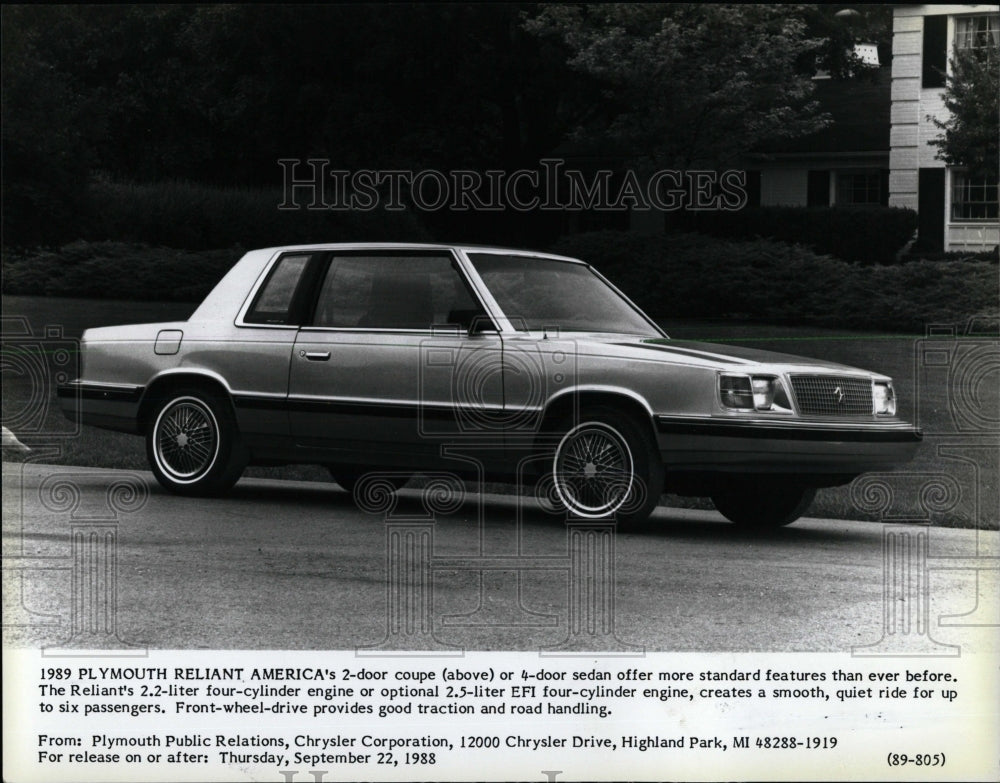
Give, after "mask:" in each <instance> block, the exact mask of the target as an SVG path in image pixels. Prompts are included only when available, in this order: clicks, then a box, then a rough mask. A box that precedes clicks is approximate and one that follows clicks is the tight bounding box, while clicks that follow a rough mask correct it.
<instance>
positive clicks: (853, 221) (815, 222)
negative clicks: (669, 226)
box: [675, 207, 917, 265]
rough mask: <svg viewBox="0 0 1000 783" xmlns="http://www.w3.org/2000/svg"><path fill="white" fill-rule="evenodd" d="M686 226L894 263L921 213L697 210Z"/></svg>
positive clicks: (680, 220) (684, 218)
mask: <svg viewBox="0 0 1000 783" xmlns="http://www.w3.org/2000/svg"><path fill="white" fill-rule="evenodd" d="M675 223H676V224H677V225H679V226H680V227H682V228H684V229H686V230H690V231H697V232H698V233H701V234H708V235H710V236H715V237H726V238H730V239H736V238H746V239H753V238H757V237H760V238H769V239H777V240H780V241H783V242H792V243H795V244H801V245H805V246H806V247H809V248H811V249H812V250H814V251H816V252H817V253H821V254H825V255H831V256H835V257H836V258H840V259H842V260H844V261H855V262H857V263H859V264H866V265H871V264H894V263H897V254H898V253H899V251H900V250H902V249H903V248H904V247H905V245H906V243H907V242H909V241H910V240H911V239H912V238H913V233H914V231H916V228H917V213H916V212H914V211H913V210H911V209H900V208H898V207H832V208H831V207H747V208H745V209H742V210H740V211H739V212H693V213H690V214H684V215H681V216H678V217H677V218H676V220H675Z"/></svg>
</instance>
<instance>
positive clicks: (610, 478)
mask: <svg viewBox="0 0 1000 783" xmlns="http://www.w3.org/2000/svg"><path fill="white" fill-rule="evenodd" d="M647 430H648V428H646V427H644V426H643V424H642V423H641V422H639V421H637V420H636V419H635V418H633V417H632V416H629V415H628V414H626V413H623V412H621V411H619V410H617V409H615V408H597V409H594V410H592V411H589V412H585V413H584V414H582V415H581V416H580V420H579V423H576V424H574V425H573V426H570V427H568V428H566V429H565V431H564V433H563V435H562V437H561V439H560V440H559V443H558V445H557V446H556V450H555V454H554V455H553V458H552V468H551V479H552V487H553V490H554V492H553V493H552V500H554V501H555V502H556V503H557V505H558V506H560V507H562V508H563V509H565V510H566V511H568V512H569V513H570V515H571V516H574V517H582V518H585V519H615V520H617V521H618V522H619V523H621V524H623V525H638V524H641V523H642V522H644V521H645V520H646V518H647V517H648V516H649V515H650V514H651V513H652V511H653V509H654V508H656V505H657V503H658V502H659V499H660V495H661V494H662V492H663V463H662V462H661V461H660V455H659V452H658V451H657V448H656V443H655V441H654V439H653V436H652V433H651V432H649V431H647Z"/></svg>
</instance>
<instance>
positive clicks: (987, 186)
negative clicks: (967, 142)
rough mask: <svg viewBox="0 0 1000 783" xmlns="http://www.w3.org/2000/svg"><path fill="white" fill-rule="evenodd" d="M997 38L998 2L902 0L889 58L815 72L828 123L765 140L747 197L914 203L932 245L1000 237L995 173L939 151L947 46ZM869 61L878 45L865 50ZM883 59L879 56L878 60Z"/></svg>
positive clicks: (992, 241) (960, 246) (974, 245)
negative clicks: (887, 62) (874, 65)
mask: <svg viewBox="0 0 1000 783" xmlns="http://www.w3.org/2000/svg"><path fill="white" fill-rule="evenodd" d="M998 41H1000V6H997V5H898V6H895V7H894V9H893V37H892V65H891V68H890V67H887V66H883V67H881V68H879V69H878V70H877V71H874V72H872V73H869V74H868V75H867V76H865V77H863V78H858V79H851V80H848V81H836V80H831V79H823V78H817V81H816V92H815V98H816V99H817V101H818V102H819V104H820V106H821V107H822V109H823V110H824V111H825V112H827V113H828V114H830V116H831V118H832V122H831V124H830V125H829V126H828V127H827V128H825V129H824V130H822V131H820V132H818V133H814V134H811V135H809V136H805V137H802V138H799V139H790V140H782V141H774V142H770V143H768V144H764V145H761V146H760V147H759V148H758V150H757V154H755V155H753V156H751V157H750V158H749V159H748V161H747V163H746V167H747V169H748V180H749V184H750V191H751V204H761V205H764V206H769V205H786V206H813V207H824V206H843V205H851V206H863V205H865V204H872V205H875V204H882V205H889V206H896V207H908V208H910V209H914V210H916V211H917V213H918V215H919V238H920V244H921V246H923V247H925V248H927V249H939V250H940V249H944V250H949V251H973V252H976V251H985V250H992V249H993V248H994V247H996V246H997V245H998V244H1000V213H998V188H997V175H996V174H994V175H993V176H992V177H987V178H983V177H979V178H973V177H969V176H967V175H966V174H965V172H964V171H962V170H960V169H951V168H948V167H946V166H945V164H944V162H943V161H941V160H938V159H937V158H936V157H935V156H936V154H937V151H938V148H937V147H933V146H931V145H930V144H929V143H928V142H929V141H930V140H931V139H934V138H937V137H939V136H941V134H942V132H941V130H940V129H939V128H938V127H937V126H935V125H934V123H933V122H932V121H931V120H930V119H928V115H932V116H934V117H937V118H938V119H940V120H944V119H946V118H947V109H946V108H945V107H944V100H943V99H944V86H945V74H946V72H947V70H948V69H949V68H950V59H951V53H952V51H953V49H954V47H955V46H956V45H957V46H958V47H960V48H974V47H980V46H985V45H989V44H990V43H991V42H992V43H993V44H994V45H995V44H996V43H997V42H998ZM860 53H861V54H862V55H867V57H865V58H864V59H866V60H867V61H868V62H871V61H872V54H873V53H872V52H870V51H862V52H860ZM876 62H877V60H876Z"/></svg>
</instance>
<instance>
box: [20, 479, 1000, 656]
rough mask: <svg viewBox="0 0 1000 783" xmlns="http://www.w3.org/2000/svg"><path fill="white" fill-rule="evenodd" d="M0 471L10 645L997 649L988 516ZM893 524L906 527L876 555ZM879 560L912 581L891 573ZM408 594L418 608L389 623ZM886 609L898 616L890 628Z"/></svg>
mask: <svg viewBox="0 0 1000 783" xmlns="http://www.w3.org/2000/svg"><path fill="white" fill-rule="evenodd" d="M3 487H4V494H3V554H4V560H3V564H4V626H5V627H4V641H5V644H8V645H30V646H36V645H45V646H48V645H53V646H60V647H65V646H68V647H73V646H83V647H97V646H111V647H128V646H139V647H148V648H152V649H201V648H209V649H352V648H359V647H374V648H379V647H380V646H382V647H390V648H396V649H399V648H401V647H407V648H417V647H421V648H430V649H445V648H450V647H458V648H464V649H469V650H474V649H485V650H498V649H503V650H535V649H554V648H559V647H560V646H562V645H565V646H568V647H570V648H573V649H592V650H611V649H623V650H635V651H638V650H642V649H645V650H648V651H654V650H655V651H693V650H703V651H733V652H745V651H757V650H760V651H816V652H819V651H822V652H843V651H849V650H851V649H852V648H854V647H856V646H861V645H872V644H875V643H878V642H880V640H882V644H883V648H885V646H886V645H887V644H888V645H890V646H891V645H896V648H895V649H894V651H896V652H906V651H907V650H912V651H917V649H918V648H919V649H921V650H924V649H927V648H932V649H936V646H937V645H944V644H951V645H958V646H959V647H960V648H961V649H962V650H963V651H984V650H996V649H1000V644H998V636H1000V634H998V633H997V628H996V626H995V624H996V623H997V622H998V606H997V598H996V595H997V581H998V580H997V576H998V571H997V570H996V569H997V562H998V561H997V560H996V558H997V555H998V552H1000V547H998V534H997V532H996V531H975V530H956V529H947V528H938V527H935V528H920V527H913V526H905V525H904V526H887V525H881V524H876V523H872V522H852V521H844V520H822V519H810V518H807V519H803V520H800V521H799V522H797V523H796V524H794V525H792V526H791V527H788V528H784V529H781V530H779V531H776V532H773V533H767V534H757V535H753V534H748V533H745V532H742V531H740V530H739V529H737V528H735V527H734V526H732V525H730V524H728V523H726V522H725V521H723V519H722V517H721V516H719V515H718V514H716V513H715V512H709V511H691V510H680V509H671V508H662V507H661V508H660V509H658V510H657V512H656V513H655V514H654V516H653V518H652V521H651V525H650V527H649V529H648V530H647V531H645V532H642V533H617V534H615V535H614V536H613V537H611V536H607V535H604V534H603V533H602V531H600V530H598V531H596V532H595V531H594V530H593V528H590V529H588V528H587V526H583V527H581V528H578V527H574V526H571V530H570V529H568V528H567V525H566V523H565V520H564V519H560V518H558V517H556V516H555V515H551V514H548V513H545V512H544V511H543V510H542V509H540V508H539V507H537V506H536V505H534V504H533V503H532V502H528V503H527V507H526V508H525V510H524V513H523V514H521V516H522V519H521V521H520V522H518V516H519V514H518V504H519V502H520V501H518V499H516V498H514V497H510V496H486V497H484V498H482V500H480V497H479V496H478V495H476V494H469V495H467V496H466V497H465V499H464V501H462V502H459V501H456V502H454V503H451V504H450V507H449V508H447V509H444V511H445V512H446V513H438V514H437V515H436V517H435V518H434V521H433V523H432V524H431V523H429V522H428V521H427V520H426V519H425V518H424V517H425V515H426V513H427V511H426V508H425V502H424V500H423V499H422V498H423V497H424V495H423V493H422V492H421V491H420V490H403V491H402V492H401V493H400V495H399V500H398V502H397V503H396V505H395V507H394V508H392V509H391V510H390V512H389V516H388V524H387V521H386V520H387V516H386V512H384V511H383V512H382V513H369V512H366V511H362V510H359V509H358V508H357V507H356V506H355V504H354V502H353V499H352V498H351V496H349V495H348V494H347V493H346V492H344V491H343V490H342V489H341V488H340V487H338V486H337V485H336V484H333V483H330V484H321V483H305V482H291V481H275V480H264V479H243V480H242V481H240V483H239V484H238V485H237V486H236V487H235V489H234V490H233V492H232V493H231V495H230V496H228V497H226V498H222V499H212V500H205V499H189V498H182V497H175V496H171V495H168V494H167V493H165V492H164V491H163V490H162V489H160V487H159V485H157V484H156V483H155V481H154V480H153V478H152V476H151V474H148V473H142V472H124V471H112V470H100V469H91V468H72V467H64V466H59V467H55V466H46V465H32V464H26V465H18V464H11V463H5V464H4V473H3ZM109 490H110V493H109ZM445 500H447V498H445ZM521 505H525V503H523V502H522V503H521ZM886 531H889V532H890V533H891V535H892V539H891V540H892V541H893V542H896V543H899V542H903V543H906V544H912V545H915V547H914V548H912V549H904V550H893V551H892V553H891V554H890V555H889V556H888V557H886V556H885V555H884V551H885V549H884V537H885V533H886ZM399 535H402V536H403V538H399ZM74 539H75V540H74ZM399 541H403V545H402V546H401V547H399V546H395V543H398V542H399ZM387 542H390V543H392V544H393V546H392V547H390V548H391V549H392V553H391V554H387ZM925 542H926V543H927V544H928V550H927V551H926V552H924V551H923V550H921V549H920V546H919V545H920V544H922V543H925ZM411 545H412V546H411ZM977 558H978V559H977ZM609 569H610V570H609ZM887 573H889V574H890V575H891V574H893V573H895V574H897V575H899V574H903V575H904V576H906V577H908V578H911V579H912V580H913V581H911V582H903V583H897V584H896V586H895V587H894V586H893V583H892V582H891V580H890V582H889V584H888V589H886V584H887V583H886V574H887ZM922 576H927V577H928V578H927V580H926V581H923V580H921V579H920V577H922ZM977 578H978V581H977ZM421 579H423V580H424V581H423V582H422V581H421ZM74 580H76V582H75V584H76V590H75V591H74ZM923 586H926V588H927V590H926V593H924V592H922V591H923V589H924V587H923ZM886 596H888V597H886ZM924 599H928V600H927V601H925V600H924ZM401 602H402V603H401ZM404 604H405V605H406V606H410V607H415V608H416V609H417V610H419V611H418V612H417V614H416V616H417V617H418V618H419V617H423V618H424V620H425V623H426V625H425V626H423V627H422V626H421V625H420V623H419V622H418V623H417V624H416V625H406V624H405V623H404V624H402V625H398V624H395V623H394V622H393V618H396V617H398V616H399V614H398V611H397V610H398V607H400V606H403V605H404ZM106 607H108V608H109V609H108V614H107V615H104V614H102V613H103V612H104V609H105V608H106ZM925 607H926V609H927V614H926V619H927V620H928V621H929V622H928V623H927V624H926V625H925V624H924V616H923V615H922V610H923V608H925ZM887 610H889V612H890V616H895V617H896V618H897V621H898V622H899V623H906V622H909V623H910V624H909V625H905V624H900V625H895V626H891V628H890V630H892V631H894V632H893V633H891V634H888V635H887V634H886V620H885V617H886V614H885V613H886V611H887ZM421 612H422V614H421ZM893 613H895V614H893ZM570 617H573V618H576V619H577V620H579V621H580V624H579V625H577V624H571V623H570V620H569V618H570ZM983 623H987V624H989V623H992V624H994V627H989V626H988V625H987V626H983ZM879 649H882V648H879Z"/></svg>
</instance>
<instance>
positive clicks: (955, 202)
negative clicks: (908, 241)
mask: <svg viewBox="0 0 1000 783" xmlns="http://www.w3.org/2000/svg"><path fill="white" fill-rule="evenodd" d="M892 33H893V35H892V108H891V129H890V132H889V145H890V148H889V169H890V173H889V204H890V205H891V206H898V207H909V208H911V209H915V210H917V212H918V214H919V220H920V227H919V233H920V239H921V244H924V245H928V246H932V247H933V246H937V247H944V249H945V250H955V251H961V250H971V251H980V250H990V249H992V248H994V247H996V246H997V244H1000V212H998V188H997V173H996V172H994V173H993V175H992V176H991V177H985V178H984V177H978V178H973V177H969V176H967V175H966V174H965V172H964V171H962V170H960V169H953V168H949V167H946V166H945V164H944V162H943V161H941V160H938V159H937V158H936V157H935V154H936V152H937V148H936V147H932V146H930V145H929V144H928V142H929V141H930V140H931V139H933V138H936V137H938V136H940V135H941V131H940V130H939V129H938V128H937V127H936V126H935V125H934V124H933V123H932V122H931V121H930V120H929V119H928V115H931V116H934V117H937V118H938V119H940V120H944V119H946V118H947V109H945V107H944V103H943V95H944V86H945V78H944V72H946V71H947V70H948V69H950V59H951V53H952V51H953V49H954V47H956V46H957V47H958V48H975V47H980V46H986V45H990V44H992V45H996V44H997V43H1000V7H998V6H997V5H900V6H896V7H895V8H894V9H893V28H892Z"/></svg>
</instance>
